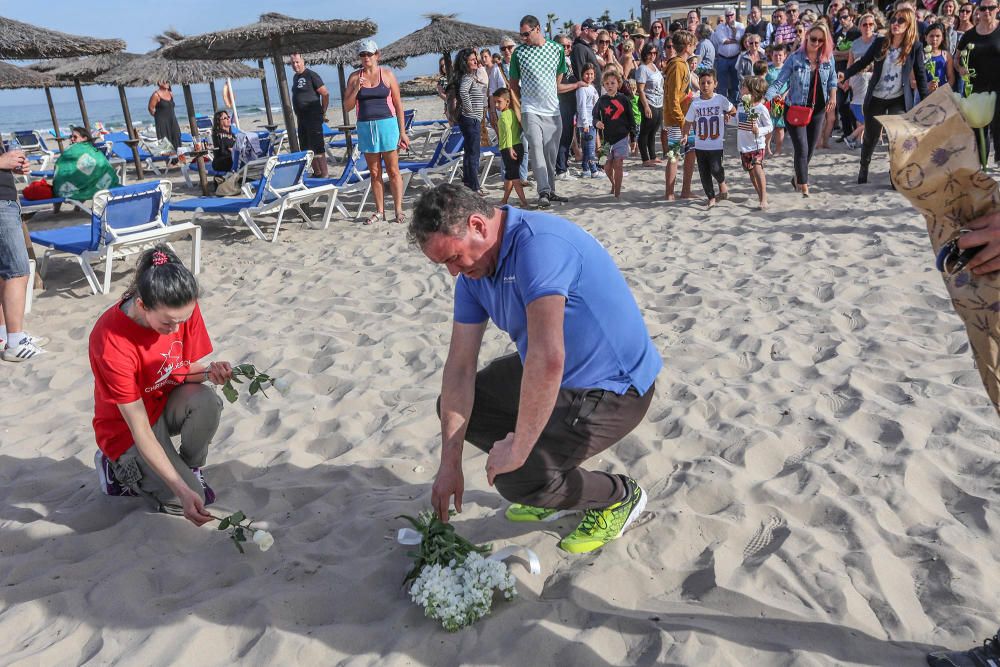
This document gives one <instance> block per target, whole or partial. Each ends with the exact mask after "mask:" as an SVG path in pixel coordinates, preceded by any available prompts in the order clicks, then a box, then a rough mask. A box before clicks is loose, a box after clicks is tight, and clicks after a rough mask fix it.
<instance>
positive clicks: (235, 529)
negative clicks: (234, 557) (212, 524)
mask: <svg viewBox="0 0 1000 667" xmlns="http://www.w3.org/2000/svg"><path fill="white" fill-rule="evenodd" d="M246 518H247V517H246V515H245V514H243V512H234V513H233V514H230V515H229V516H227V517H224V518H222V519H220V520H219V527H218V530H228V531H229V539H230V540H232V541H233V544H234V545H236V548H237V549H239V551H240V553H241V554H242V553H246V552H245V551H244V550H243V544H242V542H246V541H247V536H246V531H245V528H244V526H242V525H240V524H242V523H243V522H244V521H246Z"/></svg>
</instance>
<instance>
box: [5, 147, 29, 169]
mask: <svg viewBox="0 0 1000 667" xmlns="http://www.w3.org/2000/svg"><path fill="white" fill-rule="evenodd" d="M27 161H28V159H27V158H26V157H25V155H24V151H7V152H6V153H2V154H0V169H5V170H10V171H21V168H22V167H23V166H24V164H25V163H27Z"/></svg>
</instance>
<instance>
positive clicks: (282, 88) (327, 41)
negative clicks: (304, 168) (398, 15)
mask: <svg viewBox="0 0 1000 667" xmlns="http://www.w3.org/2000/svg"><path fill="white" fill-rule="evenodd" d="M377 30H378V26H377V25H375V23H374V22H373V21H369V20H364V21H344V20H316V19H297V18H293V17H290V16H285V15H284V14H275V13H271V14H263V15H262V16H261V17H260V20H259V21H258V22H257V23H252V24H250V25H246V26H242V27H240V28H232V29H229V30H220V31H218V32H211V33H205V34H203V35H196V36H194V37H188V38H186V39H184V40H182V41H180V42H178V43H176V44H173V45H172V46H169V47H167V48H165V49H163V55H164V56H166V57H167V58H177V59H183V60H195V59H205V60H234V59H239V60H246V59H250V58H265V57H268V58H271V60H272V62H273V63H274V70H275V73H276V75H277V77H278V92H279V93H280V94H281V110H282V114H283V115H284V118H285V128H286V130H287V131H288V143H289V145H290V146H291V148H292V150H293V151H298V150H299V139H298V135H297V134H296V132H295V120H294V118H293V116H292V102H291V98H290V96H289V93H288V83H287V80H286V77H285V64H284V62H283V61H282V56H287V55H291V54H293V53H312V52H314V51H322V50H323V49H332V48H335V47H338V46H341V45H343V44H347V43H349V42H354V41H357V40H359V39H362V38H364V37H370V36H371V35H374V34H375V32H376V31H377Z"/></svg>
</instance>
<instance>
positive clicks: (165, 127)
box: [149, 81, 181, 150]
mask: <svg viewBox="0 0 1000 667" xmlns="http://www.w3.org/2000/svg"><path fill="white" fill-rule="evenodd" d="M156 85H157V86H158V88H157V89H156V91H155V92H154V93H153V94H152V96H150V98H149V115H151V116H152V117H153V120H154V121H155V122H156V138H157V139H167V140H168V141H170V143H171V144H172V145H173V147H174V150H176V149H178V148H180V145H181V126H180V123H178V122H177V114H176V113H175V112H174V94H173V92H171V90H170V83H168V82H167V81H158V82H157V84H156Z"/></svg>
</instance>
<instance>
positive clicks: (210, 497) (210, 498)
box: [191, 468, 215, 507]
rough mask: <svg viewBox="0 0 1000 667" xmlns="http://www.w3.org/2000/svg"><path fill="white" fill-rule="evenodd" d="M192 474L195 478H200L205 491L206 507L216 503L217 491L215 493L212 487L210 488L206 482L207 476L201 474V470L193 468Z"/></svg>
mask: <svg viewBox="0 0 1000 667" xmlns="http://www.w3.org/2000/svg"><path fill="white" fill-rule="evenodd" d="M191 472H193V473H194V476H195V477H197V478H198V481H199V482H201V488H202V489H204V491H205V507H208V506H209V505H211V504H212V503H214V502H215V491H213V490H212V487H210V486H209V485H208V482H206V481H205V475H204V474H203V473H202V472H201V468H191Z"/></svg>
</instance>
